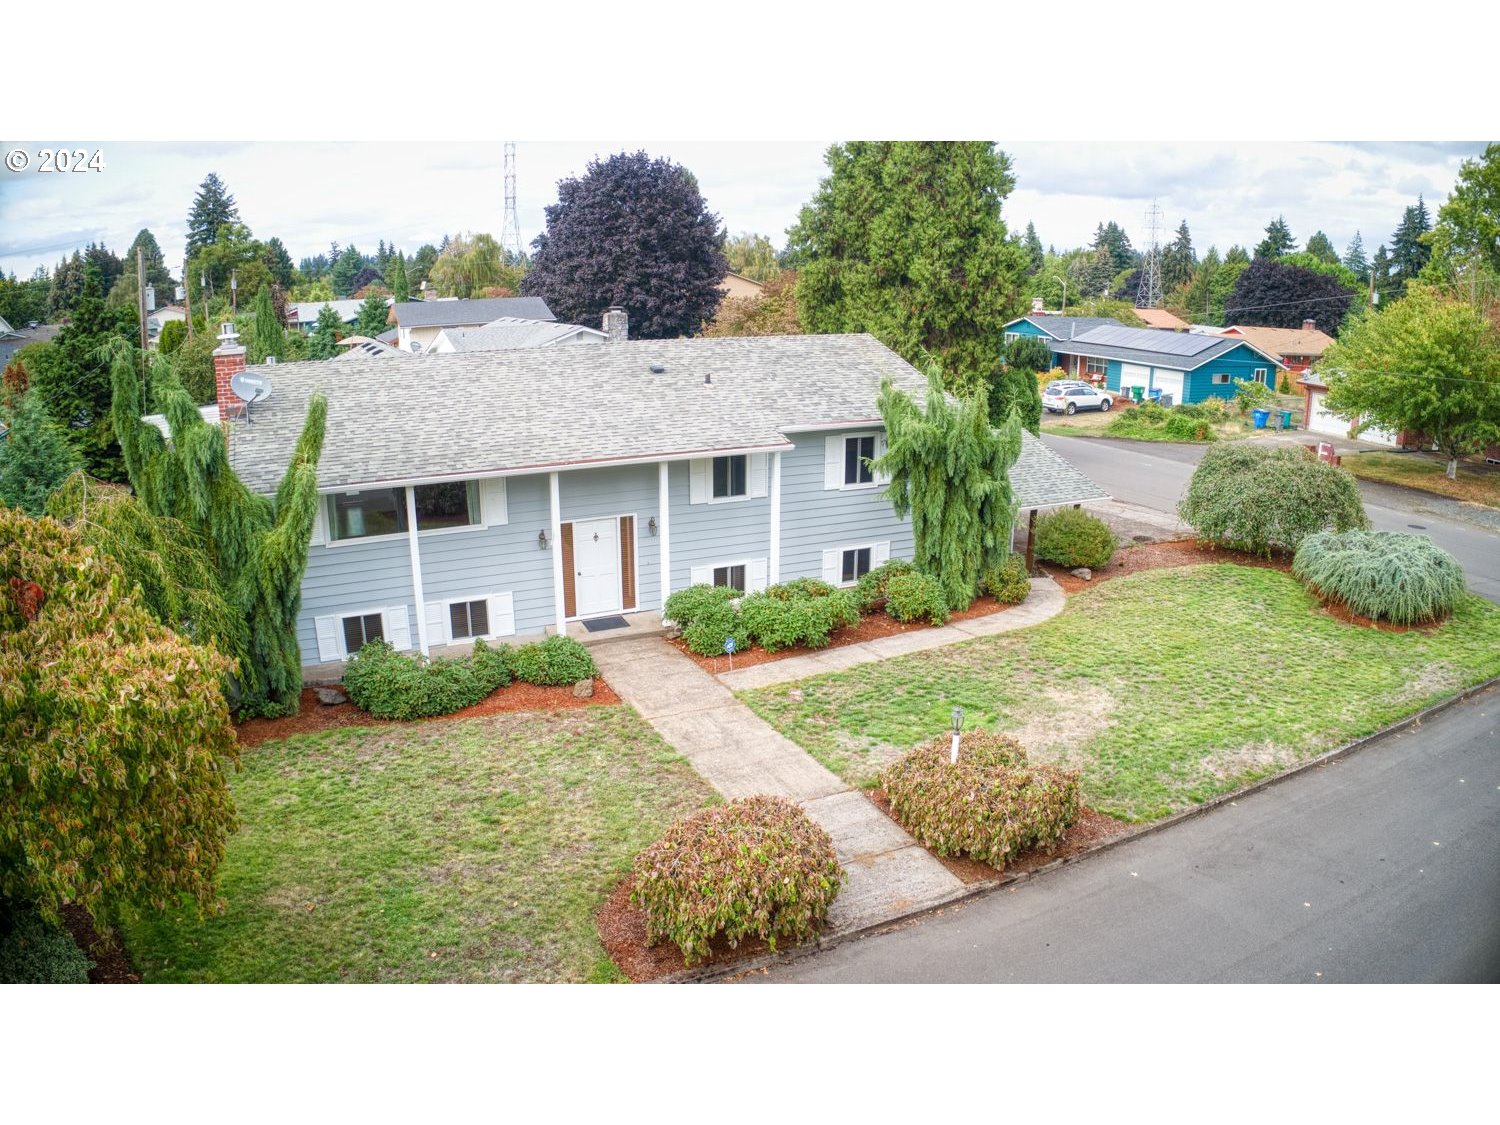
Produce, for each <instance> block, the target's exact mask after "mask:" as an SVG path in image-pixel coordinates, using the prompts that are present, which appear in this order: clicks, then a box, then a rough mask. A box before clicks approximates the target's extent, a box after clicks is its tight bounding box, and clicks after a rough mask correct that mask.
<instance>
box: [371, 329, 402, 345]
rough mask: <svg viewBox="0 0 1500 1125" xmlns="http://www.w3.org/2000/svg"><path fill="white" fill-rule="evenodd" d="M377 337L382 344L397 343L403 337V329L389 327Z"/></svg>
mask: <svg viewBox="0 0 1500 1125" xmlns="http://www.w3.org/2000/svg"><path fill="white" fill-rule="evenodd" d="M375 339H377V340H379V341H380V342H381V343H382V344H395V342H396V341H397V340H399V339H401V329H399V328H395V327H391V328H387V329H386V330H385V331H384V332H382V333H381V334H380V335H379V336H376V337H375Z"/></svg>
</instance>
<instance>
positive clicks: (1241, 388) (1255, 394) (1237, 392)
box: [1234, 379, 1276, 416]
mask: <svg viewBox="0 0 1500 1125" xmlns="http://www.w3.org/2000/svg"><path fill="white" fill-rule="evenodd" d="M1234 404H1235V406H1237V407H1239V411H1240V414H1241V416H1243V415H1246V414H1249V413H1250V411H1252V410H1270V409H1271V408H1272V407H1273V406H1275V405H1276V392H1275V391H1274V390H1273V389H1272V388H1270V387H1268V386H1266V385H1265V384H1264V383H1259V382H1256V381H1255V380H1254V379H1236V380H1235V381H1234Z"/></svg>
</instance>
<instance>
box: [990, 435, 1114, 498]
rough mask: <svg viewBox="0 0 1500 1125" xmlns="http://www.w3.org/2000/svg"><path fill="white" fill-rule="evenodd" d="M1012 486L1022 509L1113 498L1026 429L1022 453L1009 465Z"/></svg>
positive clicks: (1022, 440) (1022, 442) (1022, 438)
mask: <svg viewBox="0 0 1500 1125" xmlns="http://www.w3.org/2000/svg"><path fill="white" fill-rule="evenodd" d="M1010 487H1011V490H1012V491H1013V492H1015V494H1016V502H1017V504H1018V505H1019V506H1020V508H1021V510H1022V511H1023V512H1024V511H1025V510H1026V509H1027V508H1058V507H1061V506H1062V505H1064V504H1084V503H1087V502H1088V501H1090V500H1108V499H1110V496H1109V493H1107V492H1105V491H1104V489H1102V488H1100V487H1099V486H1098V485H1097V484H1095V483H1094V482H1093V481H1092V480H1090V479H1089V478H1088V477H1086V476H1084V475H1083V474H1082V473H1081V472H1079V471H1078V470H1077V469H1075V468H1074V467H1073V465H1072V464H1071V463H1070V462H1068V461H1065V460H1064V459H1063V458H1062V456H1061V455H1060V454H1058V453H1055V452H1054V451H1053V450H1051V449H1049V448H1048V447H1047V446H1045V445H1043V444H1042V442H1041V440H1040V439H1039V438H1034V437H1032V436H1031V434H1029V433H1027V432H1026V431H1025V430H1023V431H1021V456H1020V457H1018V458H1016V463H1015V464H1014V465H1012V466H1011V467H1010Z"/></svg>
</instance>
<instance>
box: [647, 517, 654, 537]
mask: <svg viewBox="0 0 1500 1125" xmlns="http://www.w3.org/2000/svg"><path fill="white" fill-rule="evenodd" d="M646 530H647V531H649V532H650V533H651V534H652V535H655V534H656V517H655V516H652V517H651V518H650V519H649V520H647V521H646Z"/></svg>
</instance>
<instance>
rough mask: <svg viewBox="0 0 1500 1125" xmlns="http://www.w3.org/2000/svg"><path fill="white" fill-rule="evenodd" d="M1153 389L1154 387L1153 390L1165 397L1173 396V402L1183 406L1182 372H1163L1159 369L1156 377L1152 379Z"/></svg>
mask: <svg viewBox="0 0 1500 1125" xmlns="http://www.w3.org/2000/svg"><path fill="white" fill-rule="evenodd" d="M1151 387H1152V389H1153V390H1158V391H1160V392H1161V393H1162V394H1163V395H1171V396H1172V402H1173V403H1174V404H1177V405H1181V403H1182V372H1181V371H1163V370H1162V369H1161V368H1159V367H1158V368H1157V369H1156V374H1155V376H1154V377H1153V378H1152V381H1151Z"/></svg>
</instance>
